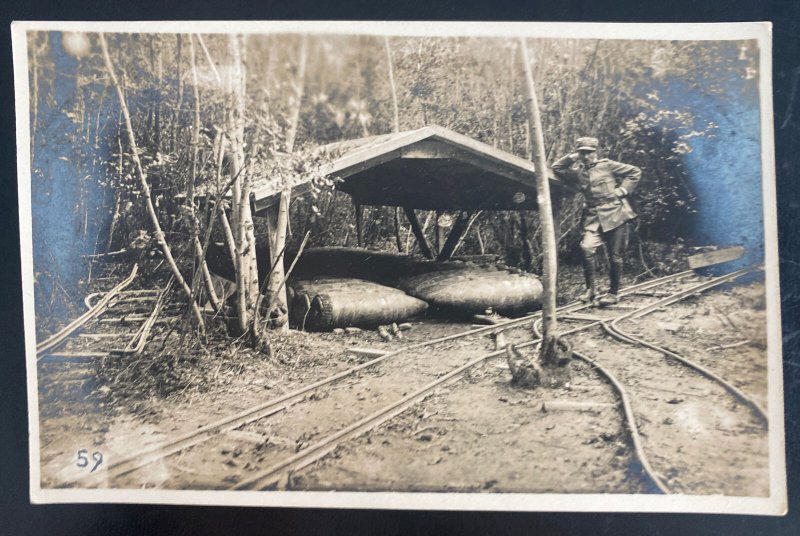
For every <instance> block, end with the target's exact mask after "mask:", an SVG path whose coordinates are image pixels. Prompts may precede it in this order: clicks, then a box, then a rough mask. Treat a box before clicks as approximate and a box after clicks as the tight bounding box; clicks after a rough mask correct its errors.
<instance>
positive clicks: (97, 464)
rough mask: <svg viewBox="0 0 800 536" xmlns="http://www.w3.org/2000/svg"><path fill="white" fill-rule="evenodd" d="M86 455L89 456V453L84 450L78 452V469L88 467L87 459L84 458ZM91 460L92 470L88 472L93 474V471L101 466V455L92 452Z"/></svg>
mask: <svg viewBox="0 0 800 536" xmlns="http://www.w3.org/2000/svg"><path fill="white" fill-rule="evenodd" d="M87 454H89V451H88V450H86V449H81V450H79V451H78V467H88V466H89V458H87V457H86V455H87ZM92 459H93V460H94V467H92V470H91V471H89V472H90V473H94V471H95V469H97V468H98V467H100V466H101V465H103V453H102V452H100V451H94V452H93V453H92Z"/></svg>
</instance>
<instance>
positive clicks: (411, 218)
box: [403, 207, 433, 259]
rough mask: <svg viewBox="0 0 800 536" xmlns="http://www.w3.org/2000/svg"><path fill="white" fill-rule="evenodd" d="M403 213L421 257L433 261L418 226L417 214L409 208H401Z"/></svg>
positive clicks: (420, 227)
mask: <svg viewBox="0 0 800 536" xmlns="http://www.w3.org/2000/svg"><path fill="white" fill-rule="evenodd" d="M403 211H405V213H406V218H408V223H409V224H411V232H413V233H414V238H416V239H417V245H418V246H419V250H420V251H421V252H422V255H423V256H424V257H425V258H426V259H433V253H432V252H431V247H430V246H429V245H428V241H427V240H426V239H425V233H423V232H422V226H421V225H420V224H419V219H418V218H417V213H416V212H415V211H414V209H413V208H410V207H403Z"/></svg>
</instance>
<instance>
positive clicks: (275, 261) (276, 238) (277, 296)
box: [267, 189, 291, 330]
mask: <svg viewBox="0 0 800 536" xmlns="http://www.w3.org/2000/svg"><path fill="white" fill-rule="evenodd" d="M290 199H291V189H287V190H284V191H283V192H281V197H280V201H279V203H278V204H277V205H273V206H271V207H270V208H269V210H268V212H267V217H268V218H269V220H270V222H269V223H270V225H269V226H270V227H271V229H272V235H271V236H270V248H269V252H270V263H271V265H273V266H275V268H274V269H273V271H272V273H271V274H269V278H270V280H269V285H268V286H267V289H268V290H267V293H268V295H269V296H270V302H271V303H272V304H273V305H279V306H282V307H286V306H287V302H288V300H287V298H286V286H285V285H283V279H284V277H283V275H284V272H283V252H284V246H285V245H286V222H287V220H288V219H289V201H290ZM278 257H280V258H278ZM288 329H289V326H288V324H284V325H283V326H281V330H288Z"/></svg>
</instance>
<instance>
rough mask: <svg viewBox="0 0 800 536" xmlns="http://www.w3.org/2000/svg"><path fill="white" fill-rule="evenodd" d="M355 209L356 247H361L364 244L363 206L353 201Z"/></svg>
mask: <svg viewBox="0 0 800 536" xmlns="http://www.w3.org/2000/svg"><path fill="white" fill-rule="evenodd" d="M353 205H354V206H355V208H356V245H357V246H358V247H362V246H363V243H364V205H362V204H361V203H359V202H358V201H356V200H355V199H354V200H353Z"/></svg>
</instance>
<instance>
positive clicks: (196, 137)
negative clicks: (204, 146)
mask: <svg viewBox="0 0 800 536" xmlns="http://www.w3.org/2000/svg"><path fill="white" fill-rule="evenodd" d="M178 37H179V38H180V36H178ZM179 42H180V41H179ZM189 56H190V58H191V62H192V85H193V90H192V91H193V95H194V115H193V116H192V163H191V172H190V173H189V180H188V181H187V185H186V208H187V209H188V212H189V220H190V221H189V225H190V226H191V233H192V242H193V243H194V252H195V257H196V265H197V269H199V270H200V272H201V273H202V276H203V282H204V283H205V289H206V294H207V295H208V300H209V301H210V302H211V307H213V308H214V310H215V311H219V310H220V308H221V306H222V304H221V303H220V301H219V298H218V297H217V293H216V291H215V290H214V284H213V282H212V281H211V274H210V273H209V272H208V265H207V264H206V261H205V259H204V258H203V245H202V244H201V243H200V224H199V223H198V221H197V214H196V213H195V211H194V184H195V181H196V180H197V153H198V151H199V144H200V84H199V83H198V80H197V62H196V60H195V50H194V40H193V39H192V38H191V36H190V38H189ZM179 64H180V61H179ZM178 107H179V108H180V100H179V103H178ZM195 280H197V276H196V275H195ZM194 289H195V286H194V285H192V290H194Z"/></svg>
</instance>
